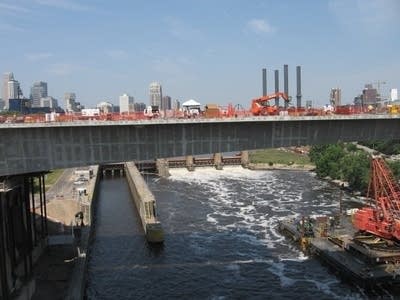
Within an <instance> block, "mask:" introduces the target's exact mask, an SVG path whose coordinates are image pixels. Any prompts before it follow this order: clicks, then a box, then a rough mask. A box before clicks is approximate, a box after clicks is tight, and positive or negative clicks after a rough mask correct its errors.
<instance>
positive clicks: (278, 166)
mask: <svg viewBox="0 0 400 300" xmlns="http://www.w3.org/2000/svg"><path fill="white" fill-rule="evenodd" d="M248 168H249V169H250V170H293V171H313V170H315V166H314V165H299V164H291V165H287V164H276V163H274V164H269V163H249V166H248Z"/></svg>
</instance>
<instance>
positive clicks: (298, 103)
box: [296, 66, 301, 107]
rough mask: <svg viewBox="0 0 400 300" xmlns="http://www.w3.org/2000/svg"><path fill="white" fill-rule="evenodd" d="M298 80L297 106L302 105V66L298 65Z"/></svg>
mask: <svg viewBox="0 0 400 300" xmlns="http://www.w3.org/2000/svg"><path fill="white" fill-rule="evenodd" d="M296 81H297V94H296V99H297V107H301V67H300V66H297V67H296Z"/></svg>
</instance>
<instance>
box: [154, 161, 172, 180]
mask: <svg viewBox="0 0 400 300" xmlns="http://www.w3.org/2000/svg"><path fill="white" fill-rule="evenodd" d="M156 168H157V173H158V176H160V177H165V178H167V177H169V176H171V174H170V173H169V166H168V160H166V159H164V158H159V159H157V160H156Z"/></svg>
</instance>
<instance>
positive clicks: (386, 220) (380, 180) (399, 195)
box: [353, 157, 400, 240]
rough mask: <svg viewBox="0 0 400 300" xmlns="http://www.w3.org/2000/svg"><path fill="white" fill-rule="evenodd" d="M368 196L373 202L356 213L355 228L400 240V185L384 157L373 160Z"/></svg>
mask: <svg viewBox="0 0 400 300" xmlns="http://www.w3.org/2000/svg"><path fill="white" fill-rule="evenodd" d="M368 197H369V198H371V199H373V202H372V203H371V205H370V206H367V207H364V208H362V209H359V210H358V211H357V212H356V213H355V215H354V217H353V224H354V226H355V228H357V229H359V230H361V231H366V232H369V233H372V234H374V235H377V236H380V237H383V238H386V239H391V240H400V187H399V185H398V184H397V182H396V180H395V179H394V176H393V174H392V172H391V171H390V169H389V167H388V166H387V165H386V163H385V161H384V160H383V158H382V157H374V158H372V160H371V174H370V181H369V186H368Z"/></svg>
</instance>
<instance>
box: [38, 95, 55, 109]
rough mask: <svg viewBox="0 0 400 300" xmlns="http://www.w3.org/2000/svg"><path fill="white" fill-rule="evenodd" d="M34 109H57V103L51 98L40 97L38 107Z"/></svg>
mask: <svg viewBox="0 0 400 300" xmlns="http://www.w3.org/2000/svg"><path fill="white" fill-rule="evenodd" d="M35 107H49V108H51V109H55V108H57V107H58V101H57V99H54V98H53V97H51V96H47V97H42V98H40V99H39V106H35Z"/></svg>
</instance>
